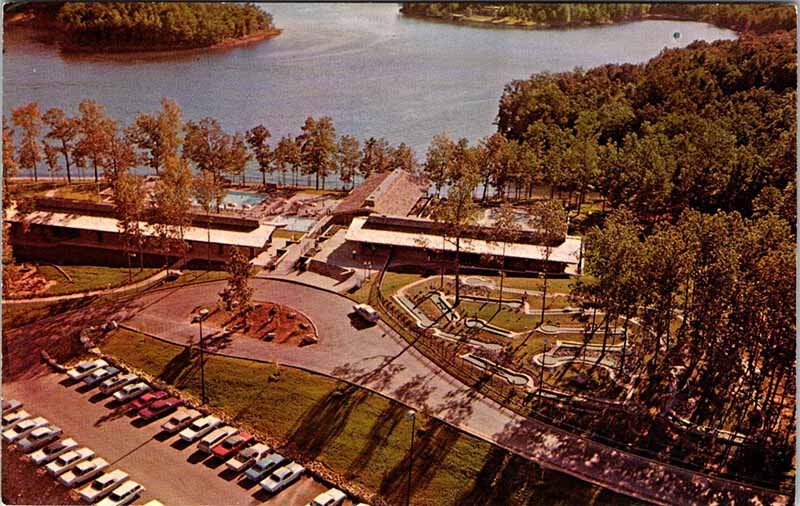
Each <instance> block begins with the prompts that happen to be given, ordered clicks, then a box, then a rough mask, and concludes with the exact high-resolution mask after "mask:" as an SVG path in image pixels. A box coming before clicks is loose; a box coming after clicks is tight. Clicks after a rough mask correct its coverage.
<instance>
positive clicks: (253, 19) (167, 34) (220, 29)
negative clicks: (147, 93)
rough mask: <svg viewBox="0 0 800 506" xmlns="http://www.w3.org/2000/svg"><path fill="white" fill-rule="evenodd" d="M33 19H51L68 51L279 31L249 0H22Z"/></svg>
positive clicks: (215, 41)
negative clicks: (45, 0) (48, 1)
mask: <svg viewBox="0 0 800 506" xmlns="http://www.w3.org/2000/svg"><path fill="white" fill-rule="evenodd" d="M27 10H28V12H27V14H29V15H32V16H29V18H28V19H30V17H37V18H38V20H37V23H40V24H41V23H42V22H46V21H47V20H49V21H51V22H52V23H53V25H54V26H55V27H56V28H57V29H58V31H59V32H60V33H61V34H62V35H63V36H62V37H61V40H60V42H61V46H62V48H63V49H65V50H68V51H70V50H72V51H92V52H93V51H103V52H117V51H153V50H157V51H163V50H176V49H177V50H180V49H199V48H208V47H222V46H233V45H238V44H242V43H247V42H255V41H258V40H262V39H265V38H269V37H272V36H275V35H277V34H279V33H280V30H278V29H276V28H275V26H274V24H273V22H272V16H271V15H270V14H268V13H267V12H265V11H264V10H262V9H260V8H259V7H257V6H255V5H253V4H250V3H245V4H234V3H201V2H198V3H177V2H176V3H173V2H112V3H105V2H97V3H95V2H91V3H89V2H87V3H84V2H75V3H72V2H64V3H62V4H61V5H60V6H58V8H57V10H56V8H55V7H54V6H53V5H48V6H43V5H36V4H34V5H30V6H27Z"/></svg>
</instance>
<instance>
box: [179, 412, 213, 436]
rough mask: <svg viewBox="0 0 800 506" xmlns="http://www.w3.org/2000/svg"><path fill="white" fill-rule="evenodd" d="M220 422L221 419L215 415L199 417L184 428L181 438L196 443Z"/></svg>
mask: <svg viewBox="0 0 800 506" xmlns="http://www.w3.org/2000/svg"><path fill="white" fill-rule="evenodd" d="M219 424H220V419H219V418H217V417H216V416H214V415H208V416H204V417H203V418H198V419H197V420H195V421H194V422H192V423H191V425H189V426H188V427H186V428H185V429H183V430H182V431H181V433H180V436H181V439H183V440H184V441H186V442H188V443H194V442H195V441H197V440H198V439H200V438H201V437H203V436H205V435H206V434H208V433H209V432H211V431H212V430H214V427H216V426H217V425H219Z"/></svg>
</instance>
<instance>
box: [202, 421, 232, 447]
mask: <svg viewBox="0 0 800 506" xmlns="http://www.w3.org/2000/svg"><path fill="white" fill-rule="evenodd" d="M237 432H239V430H238V429H236V427H231V426H230V425H224V426H222V427H219V428H216V429H214V430H213V431H211V432H209V433H208V435H206V436H204V437H203V439H201V440H200V443H198V444H197V449H198V450H200V451H201V452H206V453H211V449H212V448H214V447H215V446H217V445H218V444H220V443H221V442H223V441H224V440H225V439H227V438H228V437H230V436H232V435H234V434H236V433H237Z"/></svg>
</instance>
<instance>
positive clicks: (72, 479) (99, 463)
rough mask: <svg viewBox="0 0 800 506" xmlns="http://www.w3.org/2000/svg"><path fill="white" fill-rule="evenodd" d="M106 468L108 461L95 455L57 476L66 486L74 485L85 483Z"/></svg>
mask: <svg viewBox="0 0 800 506" xmlns="http://www.w3.org/2000/svg"><path fill="white" fill-rule="evenodd" d="M106 469H108V462H106V459H104V458H102V457H95V458H93V459H91V460H84V461H83V462H81V463H79V464H78V465H77V466H75V467H73V468H72V469H70V470H69V471H67V472H66V473H64V474H62V475H61V476H60V477H59V478H58V481H60V482H61V483H63V484H64V485H66V486H68V487H76V486H78V485H81V484H83V483H86V482H87V481H89V480H91V479H92V478H94V477H95V476H97V475H99V474H100V473H102V472H103V471H105V470H106Z"/></svg>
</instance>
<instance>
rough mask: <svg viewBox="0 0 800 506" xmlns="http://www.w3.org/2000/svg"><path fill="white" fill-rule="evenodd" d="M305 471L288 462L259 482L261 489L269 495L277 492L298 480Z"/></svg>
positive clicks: (295, 463) (298, 465) (294, 463)
mask: <svg viewBox="0 0 800 506" xmlns="http://www.w3.org/2000/svg"><path fill="white" fill-rule="evenodd" d="M305 470H306V468H305V467H303V466H301V465H300V464H298V463H297V462H290V463H288V464H286V465H285V466H283V467H281V468H280V469H278V470H276V471H275V472H274V473H272V474H271V475H269V476H267V477H266V478H264V479H263V480H261V483H260V485H261V488H263V489H264V490H266V491H267V492H269V493H270V494H274V493H276V492H279V491H280V490H283V489H284V488H286V487H287V486H289V485H290V484H292V483H293V482H294V481H296V480H298V479H299V478H300V476H302V474H303V473H304V472H305Z"/></svg>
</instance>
